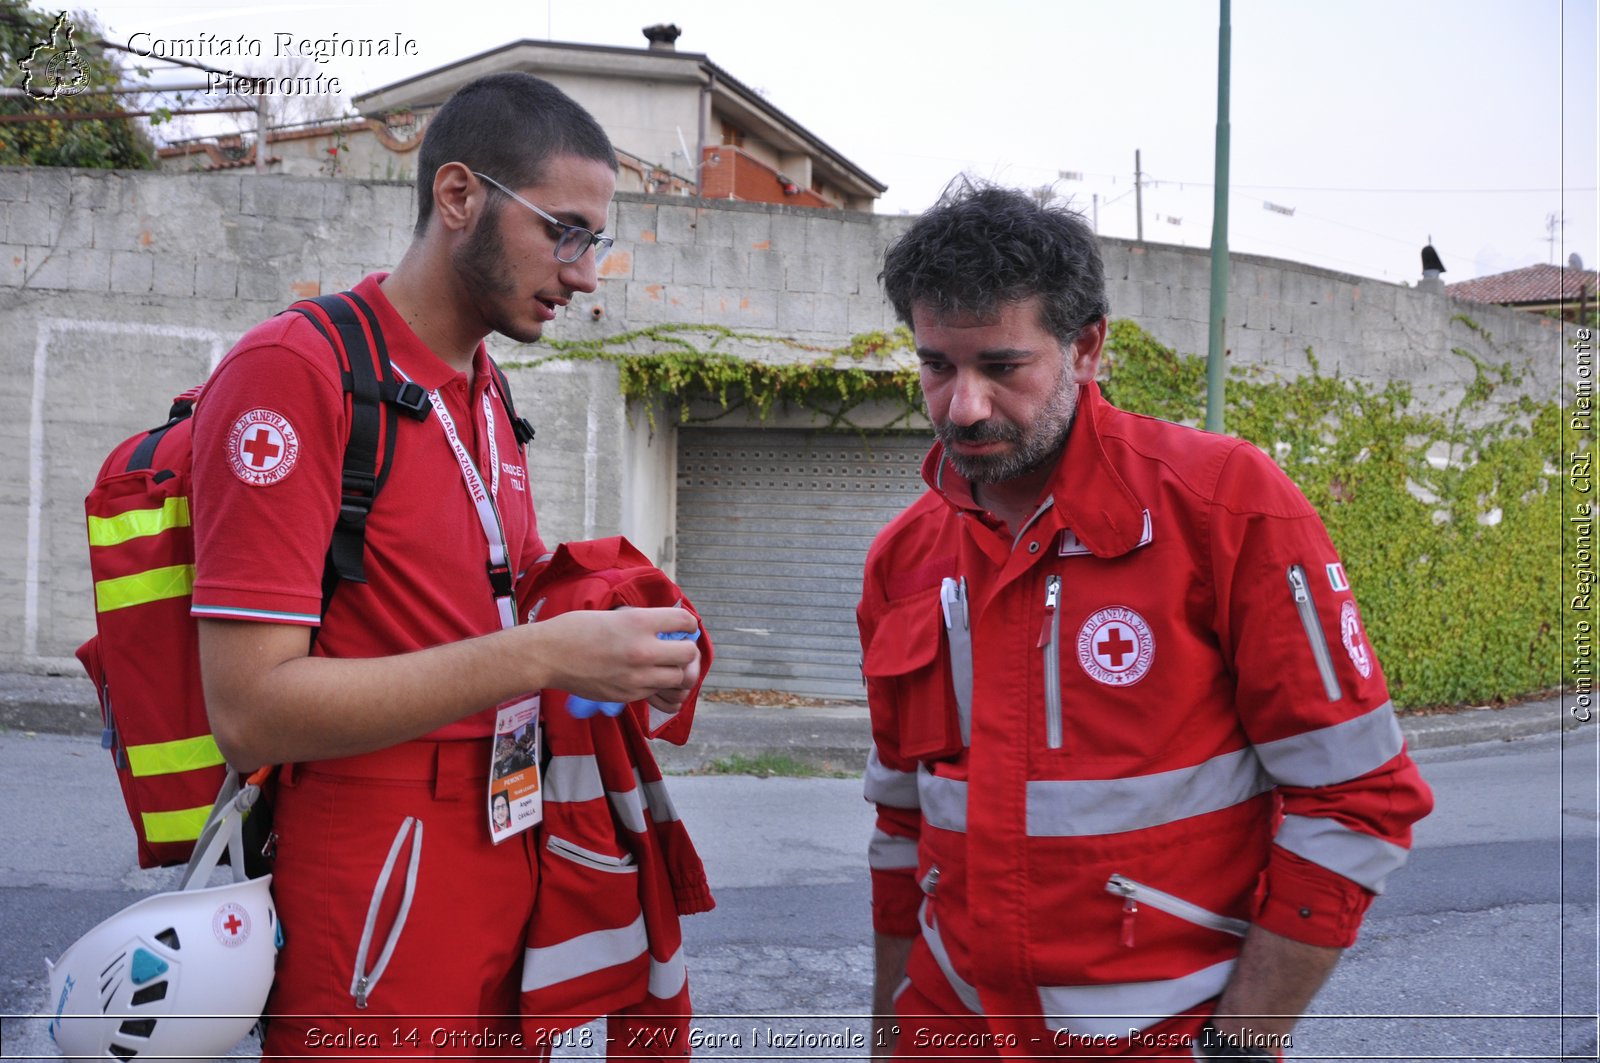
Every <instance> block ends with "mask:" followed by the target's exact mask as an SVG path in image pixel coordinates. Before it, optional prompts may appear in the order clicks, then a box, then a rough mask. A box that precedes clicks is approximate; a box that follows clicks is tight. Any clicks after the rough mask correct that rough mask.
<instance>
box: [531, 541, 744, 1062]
mask: <svg viewBox="0 0 1600 1063" xmlns="http://www.w3.org/2000/svg"><path fill="white" fill-rule="evenodd" d="M679 603H682V604H683V605H684V606H685V607H686V608H688V607H689V606H688V603H687V602H686V601H684V599H683V594H682V592H681V591H679V590H678V588H677V586H676V585H675V584H674V583H673V582H672V581H671V580H669V579H668V578H667V577H666V576H665V575H664V574H663V573H662V572H661V571H660V570H659V569H657V568H656V567H655V566H654V565H652V564H650V562H649V560H648V559H646V558H645V556H644V555H643V554H641V553H640V552H639V551H638V550H637V549H635V548H634V547H633V545H632V544H631V543H629V542H628V541H627V540H626V539H623V538H621V537H613V538H609V539H598V540H594V541H589V542H577V543H566V544H563V545H562V546H561V547H560V548H559V549H557V550H556V552H555V554H554V556H553V557H552V558H551V559H550V560H549V561H548V562H546V563H543V564H542V567H541V568H540V569H539V570H538V571H537V572H536V573H534V574H533V577H532V578H531V579H529V580H528V581H526V583H525V587H524V589H523V591H522V592H521V595H520V607H519V613H520V614H521V615H523V616H528V614H529V612H530V611H531V612H533V613H535V614H536V616H537V618H539V619H548V618H549V617H552V616H555V615H558V614H560V613H564V612H569V611H571V610H573V609H613V608H617V607H619V606H672V605H676V604H679ZM699 645H700V650H701V656H702V662H703V665H704V667H705V668H709V667H710V663H711V643H710V641H709V639H708V638H707V636H706V634H705V632H704V630H702V631H701V633H700V641H699ZM701 674H702V676H703V675H704V674H705V673H704V669H703V670H702V673H701ZM567 696H568V695H567V693H566V692H565V691H559V690H546V691H544V692H543V693H542V697H541V709H540V711H541V714H542V716H543V729H544V738H545V741H546V742H547V743H548V747H549V749H548V751H549V760H548V764H547V767H546V771H545V776H544V822H543V824H542V825H541V827H540V830H541V832H542V834H543V839H544V840H543V843H542V846H541V849H540V859H539V895H538V900H537V903H536V904H535V905H534V913H533V919H532V922H531V923H530V925H529V930H528V948H527V951H526V952H525V954H524V957H523V969H522V1010H523V1015H524V1016H525V1023H524V1026H525V1029H527V1030H528V1031H529V1032H530V1035H533V1034H539V1033H544V1032H548V1031H550V1030H559V1029H564V1028H567V1027H571V1026H576V1025H581V1024H582V1023H584V1022H586V1021H588V1020H589V1019H591V1018H594V1017H596V1016H598V1015H605V1014H608V1013H609V1014H610V1015H611V1017H612V1020H611V1035H612V1037H613V1038H615V1039H616V1042H617V1044H618V1045H619V1046H620V1045H623V1044H630V1043H634V1049H633V1050H634V1051H638V1044H641V1043H642V1044H643V1045H644V1046H645V1047H646V1048H647V1049H649V1050H651V1051H652V1052H659V1053H660V1054H663V1055H683V1054H686V1053H687V1045H686V1039H687V1036H688V1031H687V1023H688V1019H689V1015H690V1004H689V994H688V983H687V979H686V971H685V967H684V959H683V949H682V935H681V933H680V930H679V926H678V917H679V916H680V915H690V914H693V913H695V912H703V911H707V910H709V909H710V908H711V907H712V905H713V903H714V902H713V900H712V897H711V890H710V887H709V886H708V885H707V883H706V875H705V870H704V868H703V867H702V866H701V863H700V857H699V856H698V855H697V854H696V853H695V849H694V845H693V843H692V842H691V841H690V840H689V835H688V832H687V831H686V830H685V829H684V826H683V822H682V820H680V819H679V818H678V813H677V810H676V809H675V808H674V806H673V804H672V799H671V797H670V796H669V795H668V794H667V790H666V785H665V783H664V782H663V780H662V777H661V770H660V768H658V767H657V765H656V761H655V756H654V755H653V754H652V753H651V752H650V744H649V742H648V741H647V737H649V738H664V739H666V740H667V741H670V742H673V743H675V744H678V745H682V744H683V742H684V741H685V740H686V739H687V738H688V736H689V727H690V724H691V722H692V720H693V717H694V700H695V699H694V697H693V696H691V697H690V698H689V700H688V701H687V702H686V703H685V704H684V705H683V706H682V708H681V709H680V710H679V711H678V712H677V713H676V714H675V715H670V716H668V715H663V714H660V713H658V712H657V710H655V709H653V708H651V707H650V706H649V705H648V704H646V703H644V702H635V703H633V704H631V705H628V706H627V707H626V708H625V709H624V710H623V711H622V713H621V714H620V715H617V716H607V715H603V714H597V715H594V716H591V717H588V718H587V719H577V718H575V717H573V716H572V715H571V713H570V712H568V710H567V707H566V700H567ZM633 1029H644V1030H647V1031H650V1032H651V1033H652V1035H651V1036H649V1037H646V1038H640V1039H635V1038H632V1037H630V1036H628V1031H631V1030H633ZM655 1031H659V1032H655ZM674 1031H675V1032H674ZM533 1043H535V1044H540V1043H545V1042H544V1041H538V1040H536V1041H534V1042H533Z"/></svg>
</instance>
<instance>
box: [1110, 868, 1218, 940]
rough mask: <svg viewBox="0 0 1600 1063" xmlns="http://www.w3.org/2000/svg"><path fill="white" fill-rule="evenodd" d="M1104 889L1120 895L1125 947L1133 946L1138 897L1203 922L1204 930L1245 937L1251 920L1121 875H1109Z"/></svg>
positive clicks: (1196, 921) (1196, 923)
mask: <svg viewBox="0 0 1600 1063" xmlns="http://www.w3.org/2000/svg"><path fill="white" fill-rule="evenodd" d="M1106 892H1107V893H1114V894H1116V895H1117V896H1119V897H1121V898H1122V944H1123V945H1124V947H1126V948H1130V949H1131V948H1133V921H1134V917H1135V916H1137V915H1138V914H1139V902H1140V901H1143V902H1144V903H1145V904H1148V905H1149V906H1150V907H1152V908H1154V909H1156V910H1157V911H1162V912H1166V913H1167V914H1168V915H1172V916H1176V917H1178V918H1179V919H1183V920H1185V921H1187V922H1190V923H1193V924H1195V925H1196V926H1203V927H1205V928H1206V929H1207V930H1219V931H1221V932H1222V933H1224V934H1232V935H1234V936H1235V937H1244V935H1245V932H1246V931H1247V930H1249V929H1250V924H1249V923H1247V922H1245V921H1244V920H1243V919H1234V918H1232V917H1231V916H1226V915H1218V914H1217V913H1216V912H1213V911H1211V910H1210V909H1209V908H1202V907H1200V906H1199V905H1198V904H1194V903H1192V902H1190V901H1186V900H1184V899H1183V898H1182V897H1174V896H1173V895H1172V894H1170V893H1165V892H1163V891H1161V890H1158V889H1155V888H1154V887H1151V886H1146V885H1145V884H1144V883H1142V882H1135V881H1134V880H1133V879H1131V878H1126V877H1124V876H1122V875H1112V876H1111V878H1110V879H1109V880H1108V881H1107V882H1106Z"/></svg>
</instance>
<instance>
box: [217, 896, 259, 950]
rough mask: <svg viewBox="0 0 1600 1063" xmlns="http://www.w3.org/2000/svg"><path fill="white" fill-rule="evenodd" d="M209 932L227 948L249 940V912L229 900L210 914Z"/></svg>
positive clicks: (236, 946)
mask: <svg viewBox="0 0 1600 1063" xmlns="http://www.w3.org/2000/svg"><path fill="white" fill-rule="evenodd" d="M211 932H212V933H213V934H215V935H217V940H218V941H220V942H222V943H223V944H224V945H226V946H227V947H228V948H230V949H233V948H238V947H239V946H240V945H243V944H244V943H245V942H246V941H249V940H250V913H249V912H247V911H245V910H244V909H243V908H241V907H240V906H239V905H237V904H234V903H233V902H232V901H230V902H228V903H227V904H224V905H222V906H221V907H220V908H218V909H217V910H216V912H214V913H213V914H212V916H211Z"/></svg>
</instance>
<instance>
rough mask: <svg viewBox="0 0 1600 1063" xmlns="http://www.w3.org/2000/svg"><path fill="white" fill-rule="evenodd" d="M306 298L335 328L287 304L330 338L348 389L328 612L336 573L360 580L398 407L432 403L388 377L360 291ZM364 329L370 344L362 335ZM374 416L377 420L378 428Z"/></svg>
mask: <svg viewBox="0 0 1600 1063" xmlns="http://www.w3.org/2000/svg"><path fill="white" fill-rule="evenodd" d="M306 302H309V303H315V304H316V305H317V307H318V308H319V309H320V310H321V311H322V313H323V315H325V316H326V318H327V320H328V323H329V324H331V325H332V326H333V332H331V333H330V332H329V330H328V329H327V328H326V327H325V326H324V325H323V323H322V321H321V320H319V319H318V317H317V315H315V314H313V313H312V312H311V311H310V310H309V309H307V308H306V307H304V306H302V305H296V306H292V307H290V309H291V310H293V311H295V312H296V313H299V314H301V315H302V316H304V317H305V318H306V319H307V320H309V321H310V322H311V323H312V325H313V326H315V327H316V329H317V331H319V332H321V333H322V334H323V337H324V338H326V339H327V340H328V345H329V346H330V347H332V348H333V349H334V351H335V353H336V354H337V355H338V356H339V360H340V371H341V373H340V375H341V380H342V382H343V386H344V390H345V391H346V392H347V393H348V394H349V395H350V437H349V439H348V441H347V442H346V444H345V451H344V462H343V466H342V469H341V472H340V484H339V515H338V517H337V519H336V520H335V521H334V526H333V537H332V540H331V541H330V542H329V544H328V564H327V566H326V568H325V569H324V572H323V580H322V590H323V593H322V602H323V609H324V611H326V609H327V605H328V602H329V601H330V600H331V599H332V597H333V590H334V588H335V587H337V586H338V583H339V581H340V580H341V579H347V580H350V581H351V582H354V583H365V582H366V568H365V563H364V561H365V554H366V530H367V516H368V515H369V514H370V513H371V512H372V505H373V503H374V502H375V501H376V499H377V497H378V492H379V491H380V490H382V489H383V484H384V481H385V480H387V479H388V477H389V469H390V468H391V466H392V464H393V458H394V446H395V434H396V428H397V426H398V419H399V414H401V413H404V414H406V416H408V417H411V418H414V419H416V420H422V419H425V418H426V417H427V416H428V414H429V412H431V410H432V407H431V406H429V404H428V397H427V393H426V392H425V391H424V390H423V389H422V387H421V386H420V385H418V384H415V383H412V382H411V381H407V380H399V379H397V378H396V377H395V376H394V374H393V369H392V367H391V366H390V365H389V349H388V345H387V344H386V343H385V342H384V339H383V332H382V330H381V329H380V328H379V327H378V319H377V315H376V314H374V313H373V312H372V308H371V307H370V306H368V305H367V303H366V302H365V301H364V300H363V299H361V297H360V296H358V295H356V294H355V293H354V292H345V293H343V294H340V295H321V296H318V297H316V298H315V299H308V300H306ZM363 318H364V319H365V320H366V326H367V327H366V328H363V327H362V319H363ZM369 329H370V331H371V334H372V344H370V345H369V343H368V341H367V333H368V330H369ZM374 346H375V347H376V348H377V350H376V357H374V351H373V347H374ZM380 419H381V420H382V422H383V423H382V425H381V432H380ZM380 437H381V438H382V440H383V451H384V452H383V460H382V462H380V461H379V460H378V441H379V439H380Z"/></svg>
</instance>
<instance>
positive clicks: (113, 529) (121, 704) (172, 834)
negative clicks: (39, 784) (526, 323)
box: [77, 292, 533, 867]
mask: <svg viewBox="0 0 1600 1063" xmlns="http://www.w3.org/2000/svg"><path fill="white" fill-rule="evenodd" d="M284 312H285V313H290V312H293V313H298V314H301V315H303V316H304V317H306V318H307V319H308V320H310V321H311V323H312V324H313V325H315V326H316V327H317V329H318V331H320V332H321V333H322V334H323V336H325V337H326V338H327V340H328V345H329V347H330V348H332V350H333V352H334V355H335V357H337V358H338V359H339V364H340V367H341V371H342V376H343V379H344V389H345V393H346V395H347V396H348V401H349V404H350V405H349V410H350V436H349V439H348V440H347V441H346V444H345V456H344V473H343V480H344V483H343V492H342V498H341V501H340V508H339V517H338V521H337V523H336V525H335V527H334V532H333V539H332V541H331V542H330V543H329V545H328V562H327V566H326V568H325V571H324V576H323V596H322V597H323V601H322V604H323V611H324V613H325V612H326V611H327V605H328V602H329V600H330V599H331V598H332V596H333V592H334V590H335V588H336V587H337V586H338V584H339V581H340V580H342V579H347V580H352V581H354V582H358V583H364V582H366V578H365V575H364V574H363V567H362V557H363V551H364V547H365V534H366V519H367V514H368V513H369V512H370V511H371V509H372V504H373V501H374V500H375V499H376V498H377V495H378V492H379V490H380V489H381V488H382V487H383V483H384V480H385V479H386V478H387V476H388V470H389V465H390V459H392V458H393V455H394V438H395V429H396V426H397V423H398V418H399V417H400V416H402V415H404V416H408V417H412V418H414V419H417V420H424V419H426V418H427V416H428V414H429V413H430V412H431V409H432V407H431V406H430V405H429V403H428V399H427V395H426V393H425V392H424V391H423V389H422V388H421V387H420V386H418V385H417V384H414V383H411V382H409V381H402V380H399V379H397V377H396V375H395V373H394V371H393V369H392V367H391V366H390V365H389V354H388V348H387V346H386V345H385V343H384V341H383V335H382V333H381V332H380V331H379V329H378V322H377V317H376V315H374V314H373V312H372V308H371V307H370V306H368V305H367V304H366V302H365V301H364V300H363V299H362V298H361V297H360V296H358V295H356V293H354V292H343V293H341V294H338V295H324V296H320V297H318V298H316V299H308V300H304V301H302V302H299V303H296V304H295V305H293V306H291V307H289V308H288V310H286V311H284ZM495 373H496V376H497V383H498V384H499V390H500V394H501V396H502V399H503V401H504V403H505V407H506V413H507V414H508V415H509V416H510V418H511V423H512V424H513V425H514V426H515V429H516V433H517V439H518V442H519V443H521V444H522V445H523V446H524V447H525V446H526V445H527V443H528V441H529V440H531V439H532V438H533V428H532V426H531V425H529V424H528V422H527V421H526V420H524V419H522V418H520V417H518V416H517V414H516V410H515V409H514V407H513V406H512V403H511V395H510V391H509V390H508V388H507V386H506V380H505V377H504V375H503V374H501V373H500V371H499V369H498V368H496V369H495ZM203 388H204V386H203V385H202V386H200V387H196V388H192V389H190V390H189V391H186V392H184V393H183V394H182V395H180V396H178V397H177V399H175V400H174V401H173V404H172V409H171V410H170V411H169V413H168V415H167V421H166V423H165V424H162V425H159V426H157V427H155V428H152V429H150V430H149V431H148V432H140V433H139V434H138V435H135V436H133V437H131V438H129V439H127V440H125V441H124V442H123V443H122V444H120V445H119V446H117V447H116V448H115V449H114V450H112V452H111V454H110V455H109V456H108V457H107V458H106V460H105V463H104V464H103V465H102V466H101V467H100V472H99V475H97V476H96V477H95V483H94V487H93V489H91V490H90V492H89V495H88V497H87V498H86V499H84V510H85V513H86V516H87V518H88V532H89V571H90V574H91V576H92V577H93V579H94V596H95V626H96V630H97V634H95V635H94V636H93V637H92V638H90V639H89V640H88V641H87V642H85V643H84V644H83V645H82V646H80V647H78V651H77V657H78V660H79V661H81V662H82V663H83V667H84V670H85V671H87V672H88V673H89V678H90V679H92V680H93V681H94V684H95V691H96V694H97V696H98V698H99V701H100V714H101V721H102V724H103V730H102V731H101V743H100V744H101V745H102V746H103V747H104V748H105V749H108V750H110V751H111V756H112V760H113V763H114V764H115V765H116V770H117V779H118V781H119V782H120V783H121V784H122V797H123V800H124V802H125V803H126V804H127V806H128V815H129V817H130V818H131V819H132V820H133V827H134V831H135V833H136V834H137V835H138V842H139V866H140V867H165V866H168V865H172V864H181V863H184V862H185V861H187V860H188V859H189V856H190V853H191V852H192V850H193V848H194V843H195V840H196V839H197V838H198V837H199V835H200V831H201V828H202V827H203V826H204V825H205V822H206V817H207V816H208V815H209V814H210V812H211V807H212V803H213V802H214V801H215V800H216V798H217V794H218V791H219V790H220V789H221V787H222V782H223V778H224V776H225V775H226V773H227V767H226V765H225V764H224V762H223V758H222V753H221V752H220V751H219V750H218V749H217V743H216V740H215V739H213V738H212V736H211V724H210V721H209V720H208V719H207V717H206V706H205V697H204V694H203V692H202V689H201V683H200V651H199V640H198V637H197V628H196V626H195V622H194V620H193V619H192V618H191V617H190V616H189V599H190V591H191V589H192V587H193V585H194V560H195V556H194V534H193V531H192V529H191V527H190V523H189V508H190V507H189V503H190V492H191V484H192V481H191V478H190V471H191V466H192V458H193V455H192V453H191V445H192V422H191V419H190V418H191V415H192V414H193V413H194V409H195V404H196V403H197V402H199V401H203ZM380 423H381V424H382V431H381V432H380ZM380 445H381V446H382V449H383V454H382V456H381V460H380V455H379V448H380Z"/></svg>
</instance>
